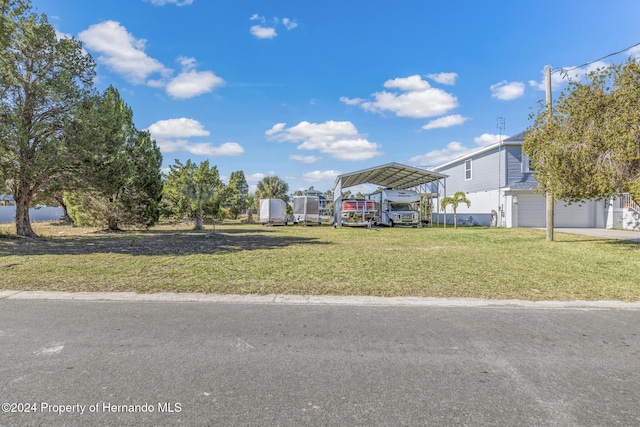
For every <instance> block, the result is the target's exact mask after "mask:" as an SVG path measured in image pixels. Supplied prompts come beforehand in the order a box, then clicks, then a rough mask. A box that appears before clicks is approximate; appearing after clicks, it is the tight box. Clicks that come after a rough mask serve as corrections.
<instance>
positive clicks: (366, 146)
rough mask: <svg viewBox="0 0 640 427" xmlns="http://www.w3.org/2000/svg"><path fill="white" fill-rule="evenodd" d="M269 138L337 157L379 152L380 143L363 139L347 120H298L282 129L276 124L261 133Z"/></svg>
mask: <svg viewBox="0 0 640 427" xmlns="http://www.w3.org/2000/svg"><path fill="white" fill-rule="evenodd" d="M265 134H266V135H267V137H268V139H269V140H272V141H278V142H295V143H299V145H298V149H299V150H315V151H319V152H321V153H324V154H328V155H330V156H331V157H333V158H334V159H337V160H367V159H371V158H373V157H376V156H380V155H382V154H383V153H382V152H381V151H380V148H381V146H380V145H379V144H377V143H375V142H370V141H368V140H367V139H366V138H364V137H363V136H362V135H360V133H359V132H358V130H357V129H356V127H355V126H354V125H353V123H351V122H348V121H346V122H337V121H333V120H330V121H326V122H324V123H309V122H307V121H304V122H300V123H298V124H297V125H295V126H293V127H290V128H288V129H286V128H285V124H284V123H278V124H276V125H274V126H273V127H272V128H271V129H269V130H267V131H266V132H265Z"/></svg>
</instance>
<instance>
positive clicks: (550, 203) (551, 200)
mask: <svg viewBox="0 0 640 427" xmlns="http://www.w3.org/2000/svg"><path fill="white" fill-rule="evenodd" d="M544 77H545V83H546V92H547V125H550V123H551V118H552V101H551V67H547V68H545V70H544ZM553 204H554V197H553V193H552V192H551V191H550V190H549V189H547V242H552V241H553V210H554V208H553Z"/></svg>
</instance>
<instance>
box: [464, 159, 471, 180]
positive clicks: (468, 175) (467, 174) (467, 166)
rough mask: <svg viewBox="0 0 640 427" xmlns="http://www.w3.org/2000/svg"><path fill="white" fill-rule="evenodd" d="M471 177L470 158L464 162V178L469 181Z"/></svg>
mask: <svg viewBox="0 0 640 427" xmlns="http://www.w3.org/2000/svg"><path fill="white" fill-rule="evenodd" d="M470 179H471V159H469V160H467V161H465V162H464V180H465V181H469V180H470Z"/></svg>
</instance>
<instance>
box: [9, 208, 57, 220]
mask: <svg viewBox="0 0 640 427" xmlns="http://www.w3.org/2000/svg"><path fill="white" fill-rule="evenodd" d="M63 213H64V212H63V210H62V208H52V207H42V208H31V209H29V218H30V219H31V222H47V221H57V220H59V219H60V218H61V217H62V215H63ZM15 220H16V207H15V206H0V222H13V221H15Z"/></svg>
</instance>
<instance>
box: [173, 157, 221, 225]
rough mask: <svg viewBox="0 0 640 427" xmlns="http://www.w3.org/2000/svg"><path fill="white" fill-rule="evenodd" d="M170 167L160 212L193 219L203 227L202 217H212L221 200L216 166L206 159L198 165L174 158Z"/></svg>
mask: <svg viewBox="0 0 640 427" xmlns="http://www.w3.org/2000/svg"><path fill="white" fill-rule="evenodd" d="M169 168H170V170H169V175H168V176H167V180H166V182H165V184H164V190H163V198H162V211H163V215H165V216H167V217H170V218H174V219H179V220H181V219H189V220H194V221H195V228H196V229H197V230H202V229H204V219H205V217H207V216H209V217H215V216H216V215H217V214H218V212H219V210H220V205H221V203H222V201H223V196H224V184H223V183H222V181H220V174H219V172H218V168H217V166H209V161H208V160H205V161H204V162H202V163H201V164H200V165H198V164H196V163H193V162H191V160H187V162H186V163H185V164H182V163H181V162H180V161H179V160H176V161H175V164H174V165H171V166H170V167H169Z"/></svg>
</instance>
